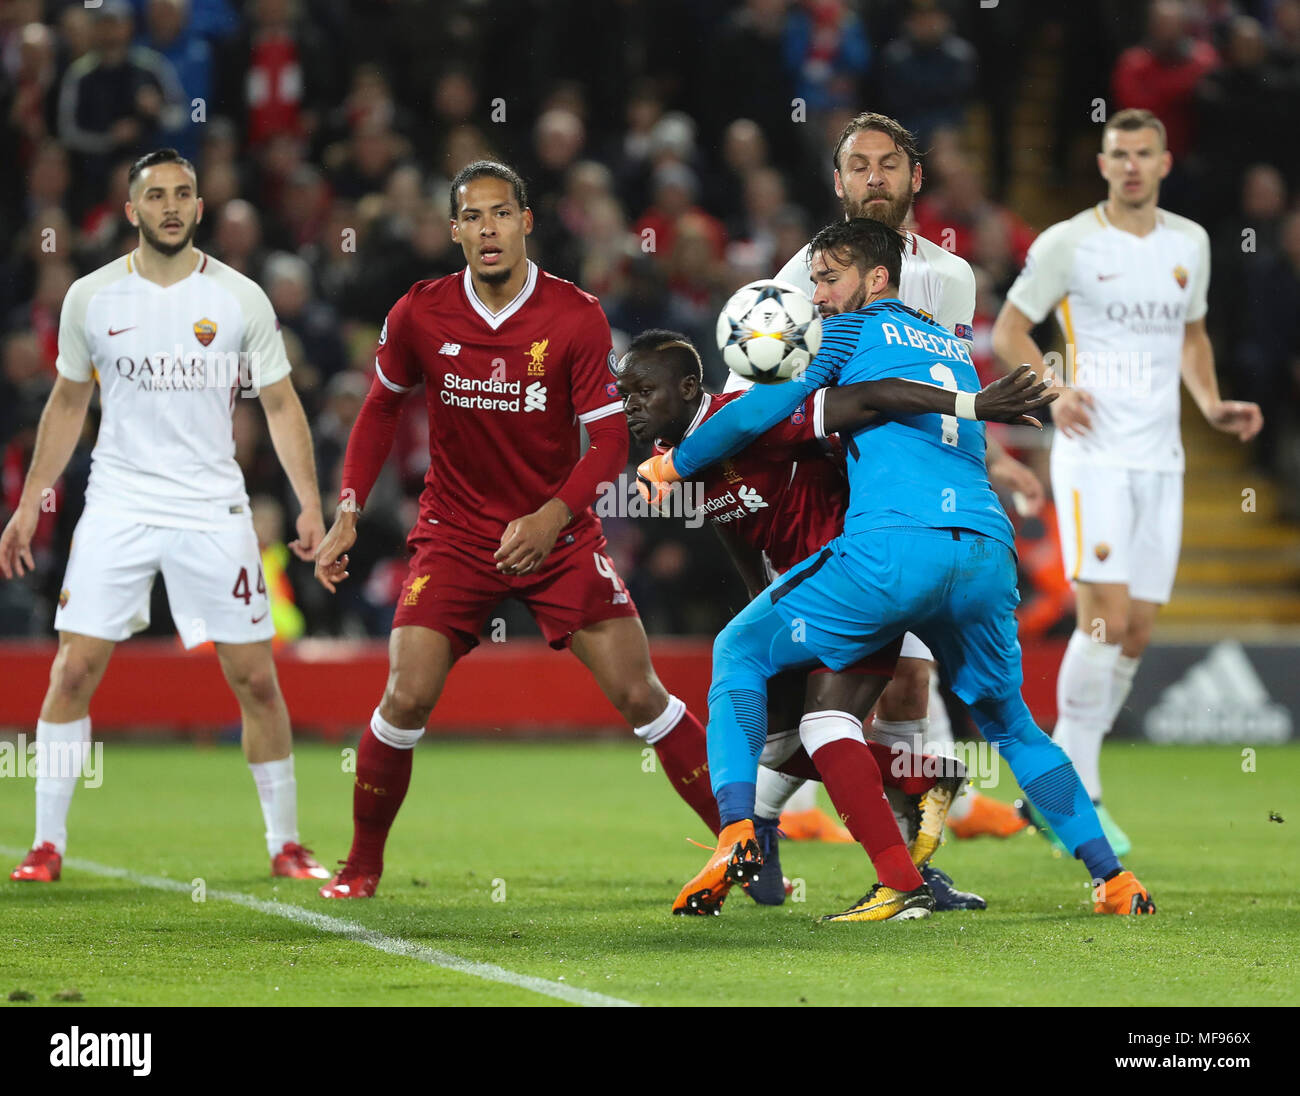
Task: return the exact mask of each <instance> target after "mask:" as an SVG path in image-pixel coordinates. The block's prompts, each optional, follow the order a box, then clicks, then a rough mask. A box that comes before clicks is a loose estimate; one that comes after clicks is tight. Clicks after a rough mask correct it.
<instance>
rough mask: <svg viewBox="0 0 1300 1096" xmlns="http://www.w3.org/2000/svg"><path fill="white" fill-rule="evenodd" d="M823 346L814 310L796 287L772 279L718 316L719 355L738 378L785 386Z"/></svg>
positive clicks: (740, 294) (752, 286) (739, 295)
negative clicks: (785, 381)
mask: <svg viewBox="0 0 1300 1096" xmlns="http://www.w3.org/2000/svg"><path fill="white" fill-rule="evenodd" d="M821 343H822V320H821V316H820V315H818V313H817V307H816V305H814V304H813V303H812V301H810V300H809V299H808V297H807V296H805V295H804V294H803V293H801V292H799V290H797V289H796V288H795V287H794V286H792V285H789V284H787V283H786V282H776V281H771V280H770V279H764V280H762V281H757V282H750V283H749V285H746V286H742V287H741V288H740V289H737V290H736V292H735V293H733V294H732V296H731V300H729V301H728V302H727V305H726V307H725V308H724V309H723V310H722V314H721V315H719V316H718V349H719V350H721V351H722V360H723V361H725V362H726V363H727V367H728V368H729V369H730V370H731V371H732V372H733V373H735V374H736V375H737V376H739V377H744V378H745V379H746V380H750V381H757V382H759V383H760V384H770V383H772V382H774V381H784V380H789V379H790V377H792V376H793V375H794V374H795V373H796V372H797V371H799V370H802V369H803V368H805V367H806V366H807V365H808V363H809V362H810V361H812V359H813V358H814V357H815V356H816V354H817V350H818V348H819V347H820V346H821Z"/></svg>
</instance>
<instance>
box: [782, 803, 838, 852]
mask: <svg viewBox="0 0 1300 1096" xmlns="http://www.w3.org/2000/svg"><path fill="white" fill-rule="evenodd" d="M779 825H780V827H781V833H782V835H783V836H784V837H786V838H788V839H789V840H791V841H825V842H828V843H829V844H832V845H856V844H857V842H856V841H854V840H853V835H852V834H851V833H849V831H848V830H846V829H845V828H844V827H843V826H841V825H840V824H839V823H838V822H836V821H835V819H833V818H832V817H831V816H830V815H829V814H827V813H826V812H825V811H824V810H822V809H821V808H820V807H811V808H809V809H808V810H806V811H783V812H782V813H781V821H780V823H779Z"/></svg>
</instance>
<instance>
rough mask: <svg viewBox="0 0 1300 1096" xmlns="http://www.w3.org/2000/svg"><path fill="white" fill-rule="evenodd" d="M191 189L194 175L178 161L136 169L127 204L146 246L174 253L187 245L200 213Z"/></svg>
mask: <svg viewBox="0 0 1300 1096" xmlns="http://www.w3.org/2000/svg"><path fill="white" fill-rule="evenodd" d="M195 189H196V188H195V185H194V176H193V175H192V174H190V172H189V171H188V170H187V169H185V168H184V167H182V166H181V165H180V164H173V163H168V164H157V165H154V166H152V167H148V168H145V169H144V171H142V172H141V173H140V177H139V179H138V180H137V181H136V185H135V188H134V190H133V194H132V198H131V207H130V208H131V211H132V212H134V214H135V224H136V227H137V228H138V229H139V230H140V235H141V237H142V238H143V239H144V242H145V243H146V244H147V245H148V246H149V247H151V248H153V249H154V250H155V251H157V252H159V253H160V254H162V255H176V254H179V253H180V252H181V251H184V250H185V249H186V248H187V247H189V246H190V242H191V241H192V240H193V239H194V230H195V229H196V228H197V227H198V223H199V221H200V219H201V218H202V216H203V200H202V199H201V198H199V197H198V196H197V194H196V193H195Z"/></svg>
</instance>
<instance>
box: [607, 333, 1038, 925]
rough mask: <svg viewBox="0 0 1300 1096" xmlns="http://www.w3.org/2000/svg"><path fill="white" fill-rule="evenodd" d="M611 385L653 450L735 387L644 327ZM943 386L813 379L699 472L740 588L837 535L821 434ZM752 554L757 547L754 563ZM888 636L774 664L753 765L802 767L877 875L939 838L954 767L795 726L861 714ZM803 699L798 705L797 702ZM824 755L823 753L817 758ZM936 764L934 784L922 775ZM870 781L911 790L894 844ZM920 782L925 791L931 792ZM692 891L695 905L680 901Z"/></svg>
mask: <svg viewBox="0 0 1300 1096" xmlns="http://www.w3.org/2000/svg"><path fill="white" fill-rule="evenodd" d="M618 375H619V379H618V388H619V392H620V394H621V395H622V396H623V400H624V413H625V415H626V417H627V423H628V428H629V430H630V431H631V433H632V436H633V437H634V438H635V439H636V440H637V441H640V442H649V441H654V442H656V443H657V447H658V448H659V449H660V451H663V448H664V447H666V446H674V445H677V444H678V443H680V441H681V440H682V438H683V437H685V436H686V435H688V434H690V433H691V432H692V431H693V430H695V428H696V427H698V426H699V425H700V424H701V423H702V422H704V421H705V420H707V419H708V418H709V417H710V415H712V414H714V413H715V412H716V411H717V410H718V409H719V408H721V407H722V406H724V405H725V404H727V403H729V402H730V401H731V400H733V399H738V398H741V397H743V396H744V392H743V391H737V392H726V393H723V394H721V395H718V394H713V393H709V392H705V391H704V390H703V389H702V388H701V380H702V370H701V366H700V359H699V354H698V353H697V352H696V350H695V347H694V346H692V345H691V343H690V341H689V339H687V337H686V336H684V335H681V334H679V333H677V332H673V331H660V330H654V331H646V332H643V333H642V334H641V335H639V336H637V338H636V339H635V340H634V341H633V343H632V346H631V348H630V349H629V351H628V353H627V355H625V357H624V358H623V361H622V362H621V363H620V365H619V374H618ZM1045 388H1046V386H1045V385H1043V384H1034V383H1033V382H1032V379H1031V375H1030V374H1029V371H1028V370H1027V369H1026V370H1021V371H1020V372H1019V373H1017V374H1016V375H1015V380H1014V383H1013V384H1011V385H1008V386H1006V387H1003V386H1001V385H999V384H998V383H997V382H995V383H994V384H992V385H989V386H988V388H986V389H984V391H982V392H981V393H979V395H978V396H977V397H976V399H975V415H976V416H977V417H979V418H983V419H990V420H995V421H1004V422H1014V421H1020V420H1021V419H1022V416H1024V415H1027V414H1028V413H1029V412H1030V411H1032V410H1034V409H1036V408H1037V407H1038V406H1041V404H1042V402H1043V400H1042V398H1041V397H1042V393H1043V392H1044V391H1045ZM954 406H955V396H954V395H953V394H952V393H951V392H945V390H944V389H942V388H939V387H937V386H933V387H932V386H929V385H917V384H914V383H912V382H910V381H901V380H897V381H873V382H869V383H866V384H857V385H847V386H844V387H841V388H833V389H821V390H820V391H818V392H817V393H816V394H815V395H814V396H812V397H810V398H809V399H808V400H807V401H805V403H804V405H802V406H801V407H799V408H798V409H796V410H795V412H794V413H793V414H792V415H791V416H790V418H788V419H787V420H785V421H783V422H781V423H779V424H778V425H776V426H774V427H772V428H771V429H770V430H768V431H767V432H766V433H764V434H763V435H761V436H760V437H759V438H758V439H757V440H756V441H755V442H753V443H752V444H751V445H749V446H748V447H747V448H746V449H744V450H742V451H741V452H740V453H738V454H736V455H735V456H734V457H732V458H730V459H728V460H725V461H723V462H721V463H720V464H719V465H717V466H715V467H713V468H710V469H707V470H706V471H705V472H704V474H703V475H702V477H701V480H700V482H699V487H700V489H701V494H702V497H701V498H700V499H699V501H698V503H697V505H698V506H699V507H700V508H701V509H702V510H703V511H704V513H705V514H706V515H707V516H708V517H709V519H710V521H711V523H712V525H713V528H714V530H715V531H716V532H717V533H718V535H719V536H720V537H721V539H722V540H723V542H724V544H726V545H727V547H728V550H729V551H730V553H731V555H732V558H733V560H734V561H735V563H736V566H737V569H738V570H739V571H740V573H741V576H742V577H743V578H744V580H745V583H746V586H747V587H748V589H749V593H750V596H751V597H756V596H758V594H759V593H760V592H761V591H762V590H763V589H764V588H766V586H767V585H768V582H769V580H770V579H771V578H772V577H774V576H775V575H779V574H782V573H784V572H785V571H786V570H788V569H789V568H790V567H793V566H794V565H795V564H796V563H798V562H800V561H802V560H804V559H807V558H808V557H809V556H812V555H814V554H815V553H816V552H818V551H819V550H820V549H821V548H822V547H823V546H824V545H826V544H827V543H829V542H830V541H831V540H833V539H834V538H835V537H837V536H839V534H840V532H841V530H842V526H843V521H844V514H845V512H846V510H847V507H848V500H849V493H848V484H847V482H846V481H845V479H844V477H843V475H842V473H841V471H840V468H839V466H838V464H837V463H836V462H835V461H833V460H831V459H830V458H829V457H828V456H827V449H826V444H825V442H826V439H828V438H830V437H831V436H832V435H834V434H836V433H837V432H839V431H840V430H848V431H850V432H851V431H854V430H857V429H860V428H861V427H863V426H865V425H866V424H867V423H868V422H869V421H870V420H871V419H872V418H874V417H875V414H876V412H877V411H882V412H897V413H901V414H918V413H925V412H933V413H936V414H951V413H952V409H953V407H954ZM763 557H766V560H764V558H763ZM901 644H902V640H901V638H900V639H899V640H898V641H896V642H895V643H893V644H891V645H890V646H889V647H887V648H885V649H883V650H882V651H879V652H877V653H876V654H874V655H872V656H871V657H869V658H867V659H864V660H863V662H861V663H859V664H858V665H857V666H855V667H852V668H851V669H849V670H846V671H843V672H841V673H831V672H830V671H828V670H826V669H825V668H824V667H821V668H818V669H814V670H812V671H811V672H810V673H804V672H801V671H795V672H792V673H789V674H784V675H781V677H780V678H779V679H777V682H775V683H774V685H773V687H772V688H770V689H769V711H768V725H769V727H770V728H771V729H772V732H773V733H769V736H768V742H767V746H766V747H765V749H764V753H763V764H766V765H769V766H770V767H772V768H776V769H780V770H782V771H786V772H789V773H791V774H793V775H799V776H806V775H808V774H809V770H810V769H812V768H813V767H814V766H815V769H816V770H818V771H820V773H821V776H819V777H818V778H819V779H824V782H825V783H826V786H827V790H828V792H830V794H831V798H832V800H833V801H834V803H835V805H836V808H837V810H838V811H839V812H840V814H841V816H842V817H844V819H845V821H846V824H847V825H848V826H849V829H850V832H852V833H853V835H854V837H855V838H856V839H857V840H858V841H859V843H861V844H862V845H863V847H864V848H865V849H866V851H867V854H868V855H869V856H870V857H871V859H872V862H873V864H875V866H876V869H877V872H878V873H879V874H881V877H882V878H884V877H885V876H886V875H888V874H890V870H891V867H892V868H893V869H894V870H895V871H897V870H898V869H899V868H900V867H901V865H902V864H903V863H905V862H910V863H911V864H914V865H915V866H916V867H917V868H922V869H924V867H925V865H926V864H927V863H928V860H929V858H930V856H932V855H933V853H934V851H935V850H936V849H937V848H938V845H939V841H940V839H941V837H942V833H943V826H944V819H945V816H946V813H947V808H948V805H949V804H950V803H951V802H952V797H953V795H954V794H955V792H956V790H957V788H958V787H959V786H960V784H961V779H962V777H963V776H964V770H963V769H962V767H961V765H960V763H959V762H956V761H955V760H952V759H948V758H940V757H933V758H928V757H927V758H924V759H923V761H922V762H921V763H919V764H918V763H916V762H915V759H903V758H899V757H897V756H896V755H895V754H894V753H892V752H891V750H890V748H889V747H886V746H883V745H878V744H876V743H871V742H868V743H866V747H867V748H866V750H865V751H864V750H860V749H851V748H847V746H848V744H847V743H845V742H844V741H838V742H834V743H827V744H826V745H825V746H823V747H822V748H819V749H818V750H817V751H816V757H815V758H814V759H813V760H812V762H811V763H810V762H809V759H808V757H807V755H806V754H805V753H804V751H803V749H802V748H801V747H800V737H799V732H798V730H797V729H794V730H791V729H790V728H798V726H799V723H800V716H801V715H802V714H803V713H804V712H805V711H807V712H838V713H846V714H848V715H849V716H850V717H851V718H852V719H853V720H855V721H857V723H858V724H859V727H860V725H861V722H862V721H863V720H864V719H865V718H866V717H867V715H869V714H870V712H871V709H872V707H873V706H874V704H875V703H876V701H877V699H878V698H879V696H880V694H881V691H882V690H883V689H884V687H885V684H886V682H887V681H888V680H889V679H890V677H892V675H893V671H894V664H895V663H896V662H897V660H898V654H899V649H900V647H901ZM805 697H806V700H807V703H806V704H805ZM823 754H827V755H829V756H827V757H826V758H823V756H822V755H823ZM939 774H942V778H941V779H939V780H938V781H937V783H936V780H935V777H936V776H937V775H939ZM882 782H883V786H889V787H898V788H900V790H902V791H903V792H904V793H905V794H908V795H912V796H917V797H919V803H918V805H917V810H916V813H917V814H918V815H919V818H917V819H916V822H917V833H916V835H915V837H914V838H913V840H912V842H911V845H910V846H909V847H905V846H904V844H903V837H902V835H901V834H900V832H899V829H898V825H897V824H896V822H895V819H894V816H893V813H892V812H891V810H890V809H889V807H888V805H887V803H886V801H885V800H884V798H883V797H882ZM931 789H933V790H931ZM767 822H768V826H767V829H766V831H765V832H762V831H760V827H759V826H758V824H757V823H756V826H755V829H756V831H760V832H758V836H759V839H760V848H761V851H762V854H763V860H764V863H763V869H762V871H761V872H760V875H759V877H758V879H757V880H755V881H754V882H752V883H751V884H750V885H749V886H748V887H747V891H748V893H749V894H750V896H751V897H753V898H754V899H755V900H756V901H759V902H761V903H763V904H765V905H777V904H780V903H781V902H782V901H783V900H784V897H785V892H784V888H783V887H782V885H781V878H782V877H781V871H780V866H779V861H778V859H777V852H776V845H777V842H776V819H775V818H772V819H769V820H767ZM722 897H725V890H721V891H720V892H719V888H712V889H710V891H709V893H708V894H707V895H706V896H704V897H701V896H700V895H699V894H698V892H696V891H693V890H692V889H691V884H688V885H687V888H685V889H684V890H683V892H682V894H681V895H679V896H678V901H677V903H676V905H675V906H674V909H675V911H676V912H716V910H717V908H718V906H719V905H720V904H721V899H722ZM692 902H694V904H693V905H692Z"/></svg>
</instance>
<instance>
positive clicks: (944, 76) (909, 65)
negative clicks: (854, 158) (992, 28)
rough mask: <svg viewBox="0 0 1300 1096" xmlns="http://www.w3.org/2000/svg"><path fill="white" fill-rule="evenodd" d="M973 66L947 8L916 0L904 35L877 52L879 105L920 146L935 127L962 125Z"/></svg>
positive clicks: (926, 142) (972, 56)
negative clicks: (878, 53)
mask: <svg viewBox="0 0 1300 1096" xmlns="http://www.w3.org/2000/svg"><path fill="white" fill-rule="evenodd" d="M975 72H976V58H975V50H974V48H973V47H972V46H971V44H970V43H969V42H967V41H966V40H965V39H964V38H959V37H957V35H956V34H954V33H953V30H952V20H951V19H949V17H948V13H947V12H945V11H944V10H943V9H942V8H941V7H939V5H938V4H937V3H934V2H933V0H918V2H917V3H916V4H914V5H913V7H912V9H911V11H910V12H908V15H907V19H906V21H905V22H904V33H903V36H902V37H901V38H898V39H896V40H895V41H893V42H890V43H889V45H888V46H886V47H885V51H884V53H883V55H882V56H881V63H880V91H881V96H882V98H883V99H884V102H885V104H886V105H885V107H884V111H885V113H886V114H889V115H890V116H892V117H894V118H897V119H898V120H899V121H900V122H902V123H903V124H904V125H905V126H907V128H908V129H910V130H911V131H912V132H913V133H915V134H916V139H917V147H919V148H920V149H922V150H924V149H926V148H927V147H928V146H929V144H930V141H931V139H932V138H933V136H934V134H935V131H936V130H940V129H945V128H953V129H960V128H961V126H962V123H963V122H964V121H965V117H966V106H967V104H968V103H969V102H970V94H971V91H972V90H973V89H974V87H975Z"/></svg>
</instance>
